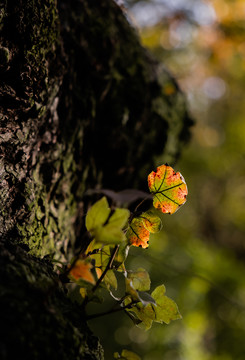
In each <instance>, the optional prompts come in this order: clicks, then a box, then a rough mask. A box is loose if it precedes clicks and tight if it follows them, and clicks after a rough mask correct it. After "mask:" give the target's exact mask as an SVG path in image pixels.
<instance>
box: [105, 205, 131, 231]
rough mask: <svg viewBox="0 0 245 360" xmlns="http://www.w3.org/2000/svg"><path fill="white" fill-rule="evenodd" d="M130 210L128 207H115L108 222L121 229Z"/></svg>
mask: <svg viewBox="0 0 245 360" xmlns="http://www.w3.org/2000/svg"><path fill="white" fill-rule="evenodd" d="M129 215H130V212H129V210H128V209H119V208H117V209H116V210H115V211H114V213H113V214H112V215H111V217H110V219H109V224H112V225H114V226H117V227H118V228H120V229H122V228H123V227H124V225H125V224H126V222H127V221H128V218H129Z"/></svg>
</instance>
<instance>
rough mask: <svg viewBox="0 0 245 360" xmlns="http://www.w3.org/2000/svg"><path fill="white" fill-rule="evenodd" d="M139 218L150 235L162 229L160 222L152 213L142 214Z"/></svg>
mask: <svg viewBox="0 0 245 360" xmlns="http://www.w3.org/2000/svg"><path fill="white" fill-rule="evenodd" d="M140 218H141V219H142V223H143V225H144V227H145V228H146V229H147V230H148V231H149V232H150V233H158V232H159V231H160V230H161V229H162V220H161V219H160V217H159V216H157V215H156V214H154V213H153V212H152V211H147V212H144V213H143V214H142V215H140Z"/></svg>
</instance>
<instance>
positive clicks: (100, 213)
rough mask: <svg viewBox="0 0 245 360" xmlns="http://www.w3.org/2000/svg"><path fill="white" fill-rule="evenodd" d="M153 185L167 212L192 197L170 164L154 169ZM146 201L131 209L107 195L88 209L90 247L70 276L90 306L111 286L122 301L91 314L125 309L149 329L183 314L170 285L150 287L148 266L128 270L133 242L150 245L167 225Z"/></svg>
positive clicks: (73, 265)
mask: <svg viewBox="0 0 245 360" xmlns="http://www.w3.org/2000/svg"><path fill="white" fill-rule="evenodd" d="M148 185H149V189H150V193H151V195H152V198H153V206H154V207H155V208H156V209H158V210H160V211H161V212H162V213H170V214H172V213H174V212H175V211H176V210H177V209H178V208H179V207H180V206H181V205H182V204H184V202H185V201H186V195H187V186H186V184H185V181H184V178H183V177H182V176H181V174H180V173H175V172H174V170H173V169H172V168H171V167H170V166H168V165H167V164H166V165H161V166H159V167H158V168H157V171H156V172H152V173H150V174H149V176H148ZM143 202H144V200H143V201H142V202H141V203H140V204H139V205H138V206H137V207H136V209H135V211H134V212H133V213H130V212H129V210H128V209H124V208H115V209H111V208H110V207H109V204H108V201H107V199H106V197H105V196H104V197H102V198H101V199H100V200H98V201H97V202H96V203H95V204H94V205H93V206H92V207H90V209H89V210H88V213H87V215H86V218H85V225H86V228H87V234H88V236H89V239H90V241H89V245H88V247H87V249H86V251H84V252H83V253H79V255H78V256H77V257H75V258H74V260H73V262H72V263H71V265H70V267H69V268H68V277H69V279H70V281H72V282H73V283H74V284H76V285H77V287H76V290H77V289H78V291H77V292H78V293H79V296H80V302H82V304H83V306H84V307H85V306H86V304H87V303H88V302H89V301H97V302H100V301H101V299H100V298H99V296H98V295H97V294H96V291H97V289H98V288H106V289H107V290H108V291H109V293H110V294H111V296H112V297H113V298H114V299H115V302H116V304H115V307H113V309H109V310H108V311H107V312H104V313H98V314H93V315H88V319H91V318H93V317H98V316H102V315H106V314H109V313H112V312H115V311H121V310H123V311H125V312H127V314H128V316H129V317H130V318H131V319H132V321H133V322H134V323H135V324H136V325H137V326H139V327H140V328H142V329H144V330H148V329H150V328H151V326H152V323H153V322H158V323H165V324H169V322H170V321H172V320H176V319H180V318H181V315H180V313H179V310H178V307H177V305H176V304H175V302H174V301H173V300H172V299H170V298H169V297H167V296H166V294H165V293H166V289H165V286H164V285H160V286H158V287H157V288H155V289H154V290H153V291H152V292H151V293H149V291H150V287H151V280H150V276H149V274H148V272H147V271H146V270H145V269H143V268H139V269H137V270H136V271H132V270H127V269H126V266H125V261H126V258H127V256H128V252H129V249H130V247H131V246H139V247H142V248H147V247H148V244H149V238H150V234H151V233H156V232H159V231H160V230H161V228H162V222H161V219H160V217H159V216H158V215H157V214H156V210H148V211H146V212H139V211H138V208H139V206H140V205H141V204H142V203H143ZM119 277H120V278H123V279H124V291H123V295H122V296H120V297H117V296H116V295H115V290H117V288H118V278H119ZM125 354H126V355H125ZM131 355H132V354H131ZM131 355H130V352H127V350H124V353H122V354H121V355H119V354H118V353H116V355H115V356H117V357H115V358H118V359H119V358H121V359H137V355H135V356H136V357H132V356H134V355H132V356H131ZM130 356H131V357H130Z"/></svg>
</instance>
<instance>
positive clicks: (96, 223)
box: [85, 197, 111, 231]
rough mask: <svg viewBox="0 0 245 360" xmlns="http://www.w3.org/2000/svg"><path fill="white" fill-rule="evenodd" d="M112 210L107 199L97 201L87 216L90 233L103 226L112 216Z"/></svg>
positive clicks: (86, 221) (86, 223)
mask: <svg viewBox="0 0 245 360" xmlns="http://www.w3.org/2000/svg"><path fill="white" fill-rule="evenodd" d="M110 212H111V210H110V208H109V205H108V202H107V200H106V198H105V197H103V198H102V199H100V200H99V201H97V202H96V203H95V204H94V205H93V206H92V207H91V208H90V209H89V210H88V213H87V216H86V220H85V225H86V228H87V230H88V231H93V230H94V229H96V228H98V227H100V226H103V225H104V224H105V222H106V221H107V219H108V217H109V215H110Z"/></svg>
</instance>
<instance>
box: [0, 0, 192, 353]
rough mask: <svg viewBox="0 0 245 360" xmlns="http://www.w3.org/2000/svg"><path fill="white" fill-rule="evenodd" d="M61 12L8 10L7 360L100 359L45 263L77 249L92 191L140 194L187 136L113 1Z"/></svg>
mask: <svg viewBox="0 0 245 360" xmlns="http://www.w3.org/2000/svg"><path fill="white" fill-rule="evenodd" d="M58 3H59V4H58V5H57V4H56V2H55V1H54V0H19V1H18V2H16V1H14V0H8V1H1V2H0V21H1V22H0V40H1V45H0V77H1V82H0V94H1V99H0V129H1V134H0V176H1V183H0V236H1V258H0V261H1V283H2V284H1V288H0V290H1V303H0V308H1V318H0V321H1V324H4V327H3V326H2V328H3V329H4V330H5V334H4V336H3V335H2V334H1V342H0V344H1V345H0V346H1V347H0V357H1V359H11V358H12V357H11V354H12V352H11V351H12V348H13V344H14V346H17V347H18V349H19V351H20V353H21V352H22V354H25V358H27V359H29V358H30V359H33V360H34V359H41V358H42V359H43V358H55V359H56V358H57V359H58V358H59V359H68V358H69V359H102V358H103V351H102V350H101V348H100V345H99V343H98V342H97V340H96V339H95V338H94V337H93V336H92V335H91V334H90V331H89V330H88V328H87V326H86V324H84V325H82V324H83V321H82V314H80V312H79V309H77V308H76V305H74V304H72V303H70V302H69V300H68V299H67V298H66V295H65V292H64V291H63V290H62V288H61V287H58V288H57V289H56V290H55V291H52V293H51V294H50V290H49V288H50V285H52V283H53V282H55V283H56V282H57V281H56V280H55V279H56V275H55V273H54V272H53V269H52V266H51V265H50V263H49V262H48V260H47V259H46V260H44V259H43V256H44V255H50V256H51V255H53V256H55V257H56V258H64V257H65V256H68V255H67V252H68V250H67V249H68V248H69V249H70V248H72V246H74V245H75V244H76V243H79V241H80V239H81V235H82V232H83V216H84V213H85V212H86V206H87V203H86V201H85V197H84V194H85V191H86V190H87V189H89V188H98V187H104V188H110V189H114V190H123V189H125V188H128V187H130V188H135V187H137V188H138V189H144V186H146V185H145V184H146V175H147V174H148V172H150V171H151V170H152V169H153V168H154V167H155V165H156V161H157V160H158V159H159V157H161V161H160V162H166V161H168V162H170V163H171V162H173V161H174V160H175V159H176V157H177V156H178V155H179V152H180V150H181V146H182V145H183V143H185V141H186V140H187V139H188V136H189V126H190V125H191V120H190V119H189V117H188V114H187V112H186V105H185V100H184V97H183V94H182V93H181V92H180V90H179V88H178V86H177V84H176V82H175V81H174V79H173V78H172V77H171V76H170V75H169V74H168V73H167V72H166V71H165V70H164V68H163V67H162V65H159V64H158V63H156V62H155V61H154V60H153V59H152V58H151V56H150V55H149V54H148V53H147V51H146V50H145V49H144V48H142V47H141V45H140V43H139V39H138V36H137V34H136V32H135V30H134V29H133V28H132V27H131V26H130V24H129V23H128V21H127V19H126V17H125V15H124V14H123V13H122V11H121V9H120V8H119V7H118V6H117V5H116V4H115V3H114V2H113V1H112V0H101V1H97V0H72V1H68V0H66V1H65V0H61V1H59V2H58ZM2 279H3V281H2ZM51 288H52V286H51ZM74 314H75V315H76V314H78V315H77V317H76V316H74ZM23 324H24V325H25V326H24V325H23ZM51 339H52V340H51ZM57 349H58V350H57ZM57 351H58V352H57Z"/></svg>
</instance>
